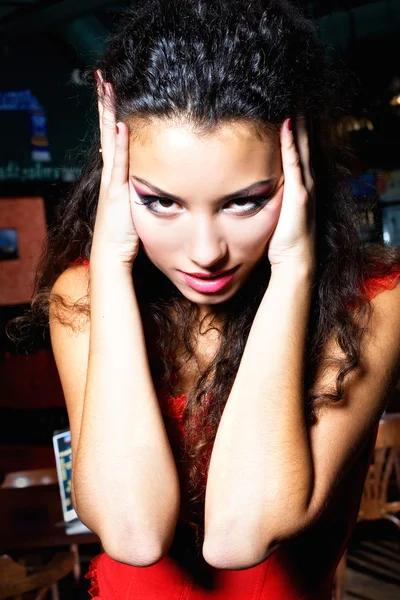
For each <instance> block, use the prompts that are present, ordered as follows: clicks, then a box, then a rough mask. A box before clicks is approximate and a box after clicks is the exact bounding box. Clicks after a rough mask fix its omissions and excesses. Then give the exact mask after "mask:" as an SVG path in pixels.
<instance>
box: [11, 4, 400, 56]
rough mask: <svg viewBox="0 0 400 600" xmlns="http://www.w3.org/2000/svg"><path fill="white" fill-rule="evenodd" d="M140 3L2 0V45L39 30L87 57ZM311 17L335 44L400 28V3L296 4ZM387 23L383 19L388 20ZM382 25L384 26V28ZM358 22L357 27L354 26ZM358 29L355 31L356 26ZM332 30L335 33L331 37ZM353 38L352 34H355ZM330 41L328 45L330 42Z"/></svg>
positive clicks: (98, 47)
mask: <svg viewBox="0 0 400 600" xmlns="http://www.w3.org/2000/svg"><path fill="white" fill-rule="evenodd" d="M140 1H142V0H117V1H112V0H0V34H1V38H2V40H3V44H4V43H7V40H8V41H10V39H12V38H14V39H15V36H20V35H24V36H32V35H33V36H35V35H37V33H38V32H41V33H44V32H46V33H48V34H50V35H58V36H60V37H61V38H63V39H65V41H66V42H67V43H70V44H71V45H72V46H75V47H76V48H77V50H78V52H79V53H80V54H81V55H83V56H85V55H86V56H87V55H88V53H93V52H96V51H98V50H101V48H102V44H103V43H104V38H105V37H106V36H107V34H108V32H109V30H110V27H111V26H112V23H113V21H114V19H115V17H116V16H118V15H119V14H120V13H121V12H122V11H123V10H124V9H125V8H126V7H128V6H129V5H132V4H135V3H136V2H140ZM297 3H298V4H299V5H300V6H302V7H303V9H304V12H305V14H306V15H307V16H309V17H311V18H314V19H319V20H320V22H321V23H322V31H323V34H324V36H325V37H326V36H328V38H329V35H333V38H334V39H333V40H332V41H333V44H334V45H339V46H340V44H341V43H342V45H343V44H346V43H347V42H346V40H344V41H343V42H341V40H340V36H342V37H343V36H344V37H343V39H344V38H345V37H346V35H348V31H347V30H349V29H351V22H352V21H353V22H354V21H358V20H360V19H361V20H362V21H363V20H365V19H364V15H366V16H368V14H369V15H370V18H369V31H370V32H371V30H373V29H374V28H376V29H377V31H378V30H379V32H380V34H382V33H383V34H384V33H385V28H388V29H390V28H393V24H394V23H395V24H396V25H397V26H398V30H397V31H399V30H400V17H399V18H398V19H397V18H393V14H394V13H396V14H400V0H386V1H380V2H376V1H373V0H324V1H323V2H321V0H314V1H309V0H297ZM385 16H386V19H385V18H383V19H382V17H385ZM382 22H384V25H382ZM353 24H354V23H353ZM353 29H354V27H353ZM332 32H334V33H333V34H332ZM352 33H353V34H354V31H353V32H352ZM328 41H330V40H329V39H328Z"/></svg>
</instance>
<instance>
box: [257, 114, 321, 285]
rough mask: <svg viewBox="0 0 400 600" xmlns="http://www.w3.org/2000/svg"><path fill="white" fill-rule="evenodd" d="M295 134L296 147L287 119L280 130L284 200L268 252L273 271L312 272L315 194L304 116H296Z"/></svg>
mask: <svg viewBox="0 0 400 600" xmlns="http://www.w3.org/2000/svg"><path fill="white" fill-rule="evenodd" d="M296 134H297V135H296V139H297V147H296V142H295V138H294V134H293V130H292V128H291V125H290V119H286V121H284V123H283V125H282V127H281V132H280V139H281V152H282V167H283V174H284V191H283V200H282V207H281V212H280V215H279V220H278V223H277V226H276V228H275V230H274V232H273V234H272V236H271V238H270V240H269V242H268V248H267V252H268V259H269V261H270V263H271V269H273V270H276V269H281V267H283V266H289V267H290V268H293V267H294V268H296V267H302V266H305V267H306V268H309V269H310V271H311V272H312V273H313V272H314V271H315V265H316V255H315V196H314V180H313V177H312V175H311V165H310V151H309V144H308V135H307V131H306V126H305V120H304V118H298V119H297V127H296Z"/></svg>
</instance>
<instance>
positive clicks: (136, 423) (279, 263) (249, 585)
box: [33, 0, 400, 600]
mask: <svg viewBox="0 0 400 600" xmlns="http://www.w3.org/2000/svg"><path fill="white" fill-rule="evenodd" d="M94 73H95V75H96V84H97V87H96V90H97V92H98V102H99V104H98V106H99V117H100V131H101V136H100V140H96V142H95V144H94V147H93V150H92V153H91V156H90V159H89V162H88V166H87V169H86V171H85V172H84V174H83V176H82V179H81V180H80V182H79V183H78V184H77V186H76V187H75V189H74V192H73V194H72V196H71V197H70V198H69V199H68V201H67V202H66V203H65V205H64V207H63V210H62V211H61V212H60V214H59V218H58V221H57V224H56V226H55V227H54V228H53V229H52V231H51V232H50V234H49V237H48V242H47V247H46V251H45V253H44V255H43V258H42V262H41V265H40V267H39V271H38V276H37V285H36V295H35V297H34V301H33V306H34V308H35V310H36V312H37V313H39V312H40V311H41V310H44V309H46V308H47V307H50V311H49V312H50V333H51V341H52V347H53V350H54V355H55V359H56V363H57V367H58V370H59V374H60V378H61V382H62V385H63V389H64V393H65V398H66V403H67V408H68V414H69V419H70V427H71V432H72V455H73V497H74V506H75V508H76V510H77V513H78V515H79V517H80V518H81V520H82V521H83V522H84V523H85V524H86V525H87V526H88V527H90V528H91V529H92V530H93V531H95V532H96V533H97V534H98V535H99V537H100V539H101V542H102V546H103V548H104V552H102V553H101V554H100V555H99V556H97V557H96V558H95V559H94V561H93V562H92V565H91V568H90V571H89V573H88V575H87V576H88V577H90V578H91V579H92V587H91V591H90V593H91V596H92V597H95V598H101V599H103V600H110V599H115V598H124V599H125V598H132V599H133V598H141V599H144V598H146V600H147V599H150V598H151V599H153V598H157V599H159V598H163V599H164V598H171V599H172V598H182V599H183V598H190V599H191V600H192V599H196V600H197V599H200V598H206V597H207V598H208V597H210V598H218V599H225V598H229V599H232V600H235V599H240V600H243V599H246V598H249V599H250V598H253V599H255V598H268V599H269V600H282V599H285V600H295V599H296V600H299V599H300V598H301V599H305V598H307V599H318V600H327V599H328V598H331V588H332V582H333V578H334V573H335V569H336V566H337V564H338V562H339V560H340V557H341V555H342V553H343V552H344V550H345V547H346V544H347V542H348V539H349V537H350V535H351V532H352V529H353V527H354V525H355V522H356V517H357V511H358V506H359V502H360V497H361V492H362V488H363V482H364V478H365V475H366V470H367V467H368V460H369V459H370V456H371V452H372V450H373V444H374V436H375V435H376V431H377V425H378V421H379V418H380V416H381V414H382V412H383V411H384V409H385V407H386V406H387V403H388V401H389V395H390V392H391V390H392V389H393V387H394V384H395V383H396V381H397V377H398V372H397V366H398V362H399V358H400V311H399V309H398V306H399V301H400V288H399V286H397V287H396V283H397V279H398V277H399V275H400V251H399V249H390V248H387V247H384V246H383V245H380V244H374V245H371V246H369V247H361V245H360V242H359V237H358V229H357V223H356V210H355V205H354V203H353V200H352V197H351V193H350V191H349V189H348V187H349V186H348V185H347V183H346V181H347V180H346V177H347V172H346V170H345V168H344V166H343V165H342V164H341V162H340V159H341V157H342V152H341V149H340V148H338V146H337V145H336V142H335V139H334V135H333V133H332V131H333V129H332V127H331V123H332V120H333V117H334V115H335V109H336V108H337V106H338V105H337V92H340V89H339V88H338V86H337V81H338V80H337V79H336V78H335V77H336V76H335V75H334V74H333V71H332V70H331V67H330V65H329V63H328V60H327V58H326V56H325V52H324V49H323V48H322V46H321V44H320V42H319V41H318V38H317V36H316V33H315V31H314V29H313V27H312V26H311V24H310V23H309V22H307V21H306V20H305V19H304V18H303V17H302V16H301V15H300V14H299V13H298V11H297V10H296V9H295V8H293V7H292V6H291V5H290V4H289V3H288V2H286V1H285V0H275V1H272V0H247V1H246V2H244V1H243V0H229V2H228V0H216V1H214V2H208V1H207V0H151V1H149V2H144V3H141V4H140V6H139V7H138V8H136V9H135V10H133V11H131V12H130V13H128V14H127V15H125V17H124V22H123V26H122V28H121V30H120V31H119V32H118V33H117V34H116V35H115V36H114V37H113V38H112V40H111V42H110V45H109V48H108V51H107V53H106V55H105V57H104V58H103V59H102V60H101V61H100V62H99V64H98V65H97V66H96V69H95V70H94ZM99 149H100V152H99ZM221 271H222V272H224V273H223V274H222V275H221V274H220V272H221ZM193 274H194V275H193ZM89 281H90V286H89ZM389 289H390V290H391V291H389ZM378 292H382V293H379V294H378Z"/></svg>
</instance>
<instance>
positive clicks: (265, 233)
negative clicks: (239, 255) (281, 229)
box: [235, 193, 283, 257]
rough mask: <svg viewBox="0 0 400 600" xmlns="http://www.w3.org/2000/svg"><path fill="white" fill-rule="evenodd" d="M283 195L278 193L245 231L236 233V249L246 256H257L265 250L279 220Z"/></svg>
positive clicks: (241, 230)
mask: <svg viewBox="0 0 400 600" xmlns="http://www.w3.org/2000/svg"><path fill="white" fill-rule="evenodd" d="M282 198H283V194H282V193H278V194H277V195H276V196H275V197H274V199H273V200H271V202H270V203H269V204H267V205H266V206H265V207H264V208H263V209H262V210H261V211H260V212H259V213H258V214H257V215H256V216H255V217H253V218H252V219H250V220H249V226H248V227H246V229H245V230H243V228H241V229H240V230H238V231H237V232H236V235H235V239H236V244H235V245H236V247H237V248H240V250H241V252H243V253H244V254H245V255H246V256H249V257H250V256H251V257H253V256H257V255H259V254H260V253H262V252H263V251H264V250H265V246H266V244H267V243H268V241H269V239H270V237H271V236H272V234H273V232H274V230H275V227H276V225H277V223H278V220H279V215H280V212H281V208H282Z"/></svg>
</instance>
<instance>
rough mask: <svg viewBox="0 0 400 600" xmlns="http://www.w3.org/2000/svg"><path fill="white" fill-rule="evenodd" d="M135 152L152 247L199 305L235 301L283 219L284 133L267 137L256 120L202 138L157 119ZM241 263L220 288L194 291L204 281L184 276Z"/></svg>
mask: <svg viewBox="0 0 400 600" xmlns="http://www.w3.org/2000/svg"><path fill="white" fill-rule="evenodd" d="M129 153H130V166H129V179H130V185H131V186H132V188H133V189H134V191H135V192H136V194H131V197H132V215H133V221H134V224H135V227H136V230H137V233H138V235H139V238H140V240H141V245H142V247H143V250H144V252H145V253H146V254H147V256H148V257H149V259H150V260H151V261H152V263H154V265H155V266H156V267H157V268H158V269H160V271H162V272H163V273H164V274H165V275H166V276H167V277H168V278H169V279H170V280H171V281H172V282H173V284H174V285H175V286H176V287H177V288H178V289H179V290H180V291H181V292H182V294H183V295H184V296H185V297H186V298H188V299H189V300H191V301H192V302H194V303H196V304H202V305H207V307H208V308H209V309H212V305H214V304H218V303H220V302H224V301H227V300H229V299H230V298H231V297H232V296H233V295H234V294H235V293H236V292H237V291H238V290H239V288H240V287H241V286H242V285H243V283H244V282H245V281H246V279H247V277H248V276H249V274H250V273H251V271H252V270H253V269H254V267H255V266H256V264H257V263H258V262H259V261H260V259H261V258H262V256H263V254H264V253H265V251H266V247H267V244H268V241H269V239H270V237H271V235H272V233H273V231H274V228H275V226H276V224H277V222H278V218H279V213H280V210H281V205H282V196H283V171H282V163H281V152H280V144H279V134H278V133H276V134H272V133H271V134H268V136H265V137H264V139H260V138H259V137H258V136H257V135H256V132H255V131H254V129H253V128H252V127H251V126H250V125H247V124H229V125H223V126H221V127H220V128H219V129H218V131H217V132H215V133H213V134H210V135H207V136H199V135H198V134H196V133H194V132H193V131H192V130H191V128H190V126H189V125H187V126H185V125H175V124H173V123H170V124H165V123H161V122H159V123H151V124H148V125H145V126H144V127H141V130H140V136H138V137H135V138H134V139H132V141H131V143H130V150H129ZM156 188H158V189H156ZM233 194H235V197H231V198H229V196H231V195H233ZM149 197H150V198H149ZM143 199H145V200H150V201H152V202H153V204H151V205H148V206H145V205H144V204H142V201H143ZM138 203H139V204H138ZM234 267H238V268H237V270H236V271H235V273H234V276H233V278H232V279H231V280H230V281H229V282H228V283H226V284H225V285H224V286H223V287H222V288H221V285H222V284H223V282H222V284H221V282H220V283H219V284H212V285H213V286H214V287H213V291H210V290H209V289H208V288H207V291H204V289H203V290H202V291H199V289H194V288H196V287H197V288H198V285H196V282H195V281H194V282H193V280H187V279H185V277H184V273H201V274H208V275H211V274H212V273H215V272H216V271H221V270H223V271H225V270H230V269H232V268H234ZM206 283H207V282H206ZM208 283H209V282H208ZM192 285H193V286H194V287H192ZM203 287H204V286H203ZM210 305H211V306H210ZM204 308H206V307H204Z"/></svg>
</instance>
